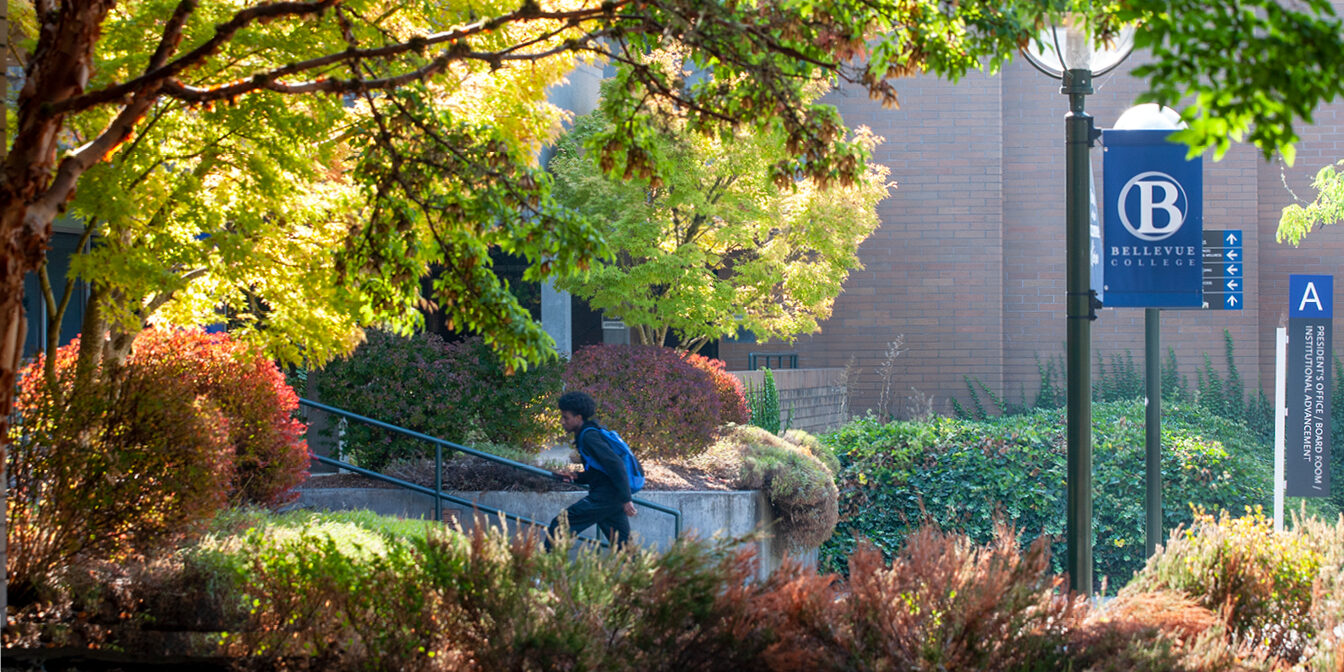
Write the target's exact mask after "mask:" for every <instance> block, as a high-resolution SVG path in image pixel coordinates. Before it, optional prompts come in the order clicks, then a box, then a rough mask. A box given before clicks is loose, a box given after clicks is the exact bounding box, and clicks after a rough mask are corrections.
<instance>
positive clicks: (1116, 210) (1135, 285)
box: [1101, 130, 1204, 308]
mask: <svg viewBox="0 0 1344 672" xmlns="http://www.w3.org/2000/svg"><path fill="white" fill-rule="evenodd" d="M1170 134H1171V131H1123V130H1107V131H1103V132H1102V136H1101V137H1102V144H1104V145H1105V147H1106V154H1105V159H1103V161H1102V167H1103V170H1104V171H1105V178H1104V180H1103V184H1102V186H1103V189H1102V191H1103V197H1102V198H1103V199H1104V201H1105V208H1104V213H1105V226H1104V228H1103V232H1104V237H1103V239H1102V248H1103V249H1104V250H1105V255H1104V258H1103V260H1102V273H1103V274H1104V275H1103V277H1104V278H1105V280H1104V282H1103V284H1102V287H1103V290H1104V296H1105V304H1106V306H1107V307H1108V308H1112V307H1121V308H1123V307H1131V308H1133V307H1139V308H1172V307H1194V308H1198V307H1199V306H1200V305H1201V304H1202V302H1203V292H1204V265H1203V254H1204V251H1203V245H1204V235H1203V231H1204V179H1203V173H1202V170H1203V163H1202V162H1201V161H1200V160H1199V158H1198V157H1196V158H1195V159H1190V160H1187V159H1186V158H1185V151H1186V147H1185V145H1180V144H1176V143H1172V142H1168V141H1167V136H1168V135H1170Z"/></svg>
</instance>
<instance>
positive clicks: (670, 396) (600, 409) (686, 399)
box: [564, 345, 724, 457]
mask: <svg viewBox="0 0 1344 672" xmlns="http://www.w3.org/2000/svg"><path fill="white" fill-rule="evenodd" d="M564 380H565V389H567V390H578V391H580V392H587V393H588V394H589V395H591V396H592V397H593V399H594V400H595V401H597V414H598V418H599V420H600V421H601V422H602V423H603V424H605V425H606V426H608V427H610V428H611V429H614V430H616V431H617V432H619V433H620V435H621V437H622V438H624V439H625V440H626V442H628V443H629V444H630V448H631V449H632V450H634V451H635V452H636V453H637V454H638V455H639V456H641V457H642V456H645V455H649V456H654V457H685V456H690V455H694V454H696V453H699V452H702V451H704V450H705V449H706V448H708V447H709V445H710V444H711V443H713V441H714V438H715V436H716V435H717V432H718V428H719V426H720V425H722V424H723V422H724V419H723V418H724V409H723V406H722V404H723V399H724V395H722V394H721V393H720V391H719V389H716V385H715V381H714V379H713V378H711V377H710V375H709V374H707V373H706V372H705V371H703V370H702V369H701V368H698V367H696V366H695V365H693V364H691V363H690V362H688V361H686V359H685V358H683V357H682V356H681V354H680V353H677V352H676V351H674V350H672V349H671V348H664V347H661V346H656V345H590V346H587V347H584V348H580V349H579V350H578V351H577V352H575V353H574V357H573V358H572V359H570V361H569V365H568V366H567V367H566V368H565V373H564Z"/></svg>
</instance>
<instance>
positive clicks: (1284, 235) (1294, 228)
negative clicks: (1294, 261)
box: [1274, 161, 1344, 246]
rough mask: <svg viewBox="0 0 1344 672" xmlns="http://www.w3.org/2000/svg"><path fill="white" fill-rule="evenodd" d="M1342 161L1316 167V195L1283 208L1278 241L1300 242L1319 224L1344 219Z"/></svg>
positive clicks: (1313, 187) (1313, 184) (1277, 234)
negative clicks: (1339, 169)
mask: <svg viewBox="0 0 1344 672" xmlns="http://www.w3.org/2000/svg"><path fill="white" fill-rule="evenodd" d="M1342 165H1344V161H1339V162H1337V163H1335V164H1332V165H1328V166H1325V167H1323V168H1321V169H1320V170H1318V171H1316V177H1315V178H1313V179H1312V181H1311V188H1312V189H1315V190H1316V198H1315V199H1313V200H1312V201H1311V202H1310V203H1308V204H1306V205H1302V204H1300V203H1294V204H1292V205H1289V206H1287V207H1285V208H1284V209H1283V212H1282V214H1280V216H1279V230H1278V231H1277V232H1276V233H1275V234H1274V239H1275V240H1276V241H1278V242H1280V243H1282V242H1283V241H1285V240H1287V241H1288V242H1290V243H1292V244H1293V245H1294V246H1296V245H1299V244H1301V242H1302V239H1303V238H1306V237H1307V234H1308V233H1311V230H1312V229H1313V228H1315V227H1316V226H1317V225H1319V226H1326V225H1328V224H1335V223H1337V222H1339V220H1340V219H1344V175H1341V174H1340V173H1339V171H1338V170H1336V168H1335V166H1342Z"/></svg>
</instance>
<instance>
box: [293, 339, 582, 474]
mask: <svg viewBox="0 0 1344 672" xmlns="http://www.w3.org/2000/svg"><path fill="white" fill-rule="evenodd" d="M559 374H560V366H559V365H558V364H541V365H538V366H534V367H532V368H529V369H528V370H527V371H517V372H513V373H509V372H508V371H506V370H505V367H504V366H503V365H502V364H501V363H500V361H499V359H498V358H497V357H496V356H495V355H494V353H493V352H492V351H491V350H490V349H489V348H488V347H486V346H485V345H484V343H483V342H482V341H481V340H480V339H478V338H472V339H468V340H466V341H464V342H460V343H445V342H444V341H443V339H441V338H439V337H438V336H435V335H433V334H420V335H416V336H412V337H409V338H403V337H400V336H396V335H393V334H388V333H385V332H381V331H370V332H368V340H367V341H366V342H365V343H364V344H363V345H361V346H360V347H359V348H358V349H357V350H355V352H354V353H353V354H352V355H351V356H350V357H349V358H347V359H345V360H341V361H336V362H332V363H331V364H330V365H328V366H327V368H326V369H324V370H323V371H322V372H321V373H319V374H318V379H317V380H318V395H319V396H320V397H321V400H322V402H323V403H326V404H330V405H332V406H336V407H338V408H343V409H345V410H348V411H352V412H354V413H358V414H360V415H364V416H368V417H371V418H374V419H376V420H382V421H383V422H388V423H391V424H394V425H398V426H400V427H405V428H407V429H411V430H414V431H417V432H420V433H423V434H428V435H430V436H433V437H437V438H440V439H444V440H447V441H453V442H455V443H461V444H466V445H475V444H504V445H511V446H516V447H518V448H521V449H523V450H527V451H528V452H530V453H536V452H538V451H540V450H541V449H542V448H544V447H545V446H546V444H548V443H549V442H551V441H553V440H554V439H556V438H557V437H559V435H560V428H559V421H558V420H556V414H555V412H554V411H553V409H552V406H553V405H554V401H555V398H556V397H557V396H558V395H559V392H560V375H559ZM344 442H345V445H346V446H347V447H348V450H349V453H350V454H351V455H352V456H353V458H354V461H355V462H356V463H358V464H359V465H360V466H363V467H366V468H369V469H374V470H382V469H384V468H385V467H386V466H387V465H388V464H390V463H391V462H393V461H397V460H406V459H415V458H422V457H425V456H432V455H433V454H434V448H433V446H431V445H429V444H427V443H424V442H422V441H418V440H416V439H411V438H408V437H403V436H401V435H399V434H395V433H393V432H389V431H387V430H383V429H378V428H375V427H370V426H368V425H364V424H361V423H356V422H351V423H348V424H347V425H346V427H345V434H344Z"/></svg>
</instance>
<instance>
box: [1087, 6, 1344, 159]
mask: <svg viewBox="0 0 1344 672" xmlns="http://www.w3.org/2000/svg"><path fill="white" fill-rule="evenodd" d="M1117 9H1118V11H1117V12H1116V14H1115V15H1114V18H1115V19H1117V20H1119V21H1134V22H1135V23H1137V24H1138V25H1140V26H1142V28H1140V29H1139V30H1138V31H1136V33H1135V36H1134V48H1135V49H1139V50H1148V51H1149V52H1150V53H1151V54H1152V57H1153V60H1152V61H1150V62H1148V63H1145V64H1144V65H1141V66H1139V67H1138V68H1136V69H1135V71H1134V74H1135V76H1138V77H1146V78H1147V80H1148V86H1149V90H1148V91H1147V92H1146V93H1144V94H1142V95H1140V96H1139V101H1138V102H1156V103H1161V104H1164V105H1167V106H1169V107H1177V106H1178V105H1182V104H1183V103H1182V101H1189V102H1188V104H1184V107H1183V109H1181V118H1182V119H1183V120H1185V121H1186V123H1187V124H1188V127H1187V128H1186V129H1185V130H1182V131H1180V132H1178V133H1177V134H1176V135H1175V136H1174V137H1173V139H1175V140H1177V141H1178V142H1186V143H1189V144H1190V145H1191V148H1192V150H1195V151H1198V150H1203V149H1207V148H1213V149H1214V150H1215V156H1222V154H1223V153H1224V152H1226V151H1227V149H1228V148H1229V147H1230V146H1231V144H1232V141H1233V140H1236V141H1240V140H1241V139H1242V138H1243V137H1246V138H1248V139H1249V140H1250V141H1251V142H1252V143H1254V144H1255V145H1256V146H1257V147H1260V148H1261V150H1262V151H1263V152H1264V155H1265V156H1266V157H1268V156H1270V155H1271V154H1272V152H1273V150H1274V149H1278V151H1280V152H1281V153H1282V154H1283V157H1284V159H1286V160H1287V161H1288V163H1290V164H1291V163H1292V162H1293V158H1294V152H1293V149H1292V143H1294V142H1296V141H1297V139H1298V138H1297V134H1296V133H1295V132H1294V130H1293V121H1294V120H1295V119H1298V118H1301V119H1303V120H1305V121H1308V122H1310V120H1311V111H1310V110H1311V109H1313V108H1314V107H1315V105H1316V104H1317V101H1321V100H1329V99H1331V98H1334V97H1335V96H1337V95H1339V93H1338V92H1337V91H1336V90H1335V87H1337V86H1339V85H1338V83H1336V82H1331V81H1323V80H1327V79H1329V78H1330V77H1331V74H1330V73H1331V72H1332V70H1331V68H1332V66H1331V65H1330V64H1331V63H1333V60H1331V59H1333V53H1335V52H1334V47H1333V46H1327V45H1329V44H1331V42H1332V41H1333V40H1337V39H1339V35H1340V28H1341V26H1340V23H1339V20H1338V19H1337V18H1336V17H1335V11H1334V8H1333V7H1332V6H1331V5H1330V4H1329V3H1327V2H1322V1H1321V0H1311V1H1309V2H1306V3H1304V4H1302V5H1283V4H1280V3H1278V2H1274V1H1273V0H1251V1H1249V2H1237V3H1228V4H1222V3H1214V4H1208V3H1202V2H1197V1H1190V2H1181V3H1179V4H1172V3H1169V2H1166V1H1165V0H1142V1H1140V2H1127V3H1124V4H1123V5H1119V6H1117ZM1289 26H1291V27H1292V28H1289ZM1285 31H1290V32H1291V33H1292V34H1293V37H1292V38H1291V39H1284V35H1285V34H1286V33H1285ZM1318 40H1319V41H1318ZM1280 59H1285V60H1286V61H1288V62H1293V63H1299V64H1302V67H1301V69H1300V70H1299V71H1297V76H1296V77H1291V78H1285V77H1283V76H1282V73H1283V71H1282V70H1279V69H1278V67H1277V66H1274V65H1271V64H1273V63H1276V62H1278V61H1279V60H1280Z"/></svg>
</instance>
